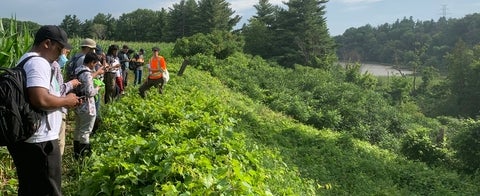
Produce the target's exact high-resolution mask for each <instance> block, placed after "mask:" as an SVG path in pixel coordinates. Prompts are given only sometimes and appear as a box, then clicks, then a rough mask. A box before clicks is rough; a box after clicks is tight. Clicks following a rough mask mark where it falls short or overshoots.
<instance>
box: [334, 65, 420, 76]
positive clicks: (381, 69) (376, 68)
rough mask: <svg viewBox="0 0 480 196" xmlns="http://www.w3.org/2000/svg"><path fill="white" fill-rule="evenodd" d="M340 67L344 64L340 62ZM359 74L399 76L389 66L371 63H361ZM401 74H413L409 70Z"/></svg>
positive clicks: (395, 70)
mask: <svg viewBox="0 0 480 196" xmlns="http://www.w3.org/2000/svg"><path fill="white" fill-rule="evenodd" d="M340 64H341V65H345V63H344V62H340ZM361 65H362V66H361V67H360V72H361V73H362V74H363V73H367V72H368V73H370V74H372V75H374V76H400V75H401V74H400V71H398V70H397V69H394V68H393V66H389V65H381V64H372V63H363V64H361ZM401 72H402V73H403V74H406V75H409V74H412V73H413V72H412V71H410V70H403V69H402V70H401Z"/></svg>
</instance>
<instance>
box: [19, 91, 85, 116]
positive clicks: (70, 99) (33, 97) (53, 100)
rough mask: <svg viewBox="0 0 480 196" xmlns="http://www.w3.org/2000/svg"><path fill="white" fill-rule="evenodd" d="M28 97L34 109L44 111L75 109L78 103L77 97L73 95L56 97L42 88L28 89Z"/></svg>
mask: <svg viewBox="0 0 480 196" xmlns="http://www.w3.org/2000/svg"><path fill="white" fill-rule="evenodd" d="M28 97H29V99H30V103H31V104H32V105H33V106H34V107H36V108H39V109H42V110H46V111H48V110H55V109H58V108H61V107H75V106H77V105H78V104H79V103H80V102H79V100H78V97H77V96H76V95H75V94H73V93H69V94H67V95H66V96H65V97H57V96H55V95H52V94H50V93H49V92H48V89H46V88H43V87H29V88H28Z"/></svg>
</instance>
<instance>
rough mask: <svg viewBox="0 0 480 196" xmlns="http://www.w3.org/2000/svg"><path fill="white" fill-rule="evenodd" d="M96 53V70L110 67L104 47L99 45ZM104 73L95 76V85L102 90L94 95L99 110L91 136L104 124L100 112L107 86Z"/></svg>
mask: <svg viewBox="0 0 480 196" xmlns="http://www.w3.org/2000/svg"><path fill="white" fill-rule="evenodd" d="M95 53H96V54H97V57H98V59H99V61H98V63H97V64H96V65H95V70H99V69H100V68H103V69H104V70H105V68H106V67H108V64H107V59H106V55H105V53H104V52H103V50H102V47H100V46H99V45H97V48H96V49H95ZM103 75H104V74H99V75H97V77H95V78H93V86H94V87H100V91H99V92H98V94H97V95H96V96H95V97H94V98H95V110H96V112H97V115H96V116H95V124H94V125H93V129H92V134H91V135H90V136H92V135H93V134H95V132H96V131H97V129H98V128H99V127H100V125H101V124H102V116H101V113H100V107H101V103H100V102H101V100H102V99H101V98H102V96H103V94H104V93H103V91H104V88H105V83H104V82H103V78H104V77H103Z"/></svg>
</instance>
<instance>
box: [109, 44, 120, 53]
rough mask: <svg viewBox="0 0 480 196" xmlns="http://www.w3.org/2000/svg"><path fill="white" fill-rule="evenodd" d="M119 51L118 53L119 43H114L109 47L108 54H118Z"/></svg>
mask: <svg viewBox="0 0 480 196" xmlns="http://www.w3.org/2000/svg"><path fill="white" fill-rule="evenodd" d="M117 53H118V45H115V44H112V45H110V46H109V47H108V51H107V55H109V56H117Z"/></svg>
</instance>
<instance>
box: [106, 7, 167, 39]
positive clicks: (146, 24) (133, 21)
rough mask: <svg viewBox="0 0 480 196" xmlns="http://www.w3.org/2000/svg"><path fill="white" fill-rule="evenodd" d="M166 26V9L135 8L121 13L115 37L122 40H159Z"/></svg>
mask: <svg viewBox="0 0 480 196" xmlns="http://www.w3.org/2000/svg"><path fill="white" fill-rule="evenodd" d="M165 26H166V11H165V10H164V9H162V10H161V11H152V10H149V9H137V10H135V11H133V12H131V13H128V14H122V15H121V16H120V17H119V19H118V22H117V27H116V30H117V31H116V34H115V38H116V39H117V40H123V41H151V42H155V41H161V39H162V38H163V36H164V34H163V33H164V31H165Z"/></svg>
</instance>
